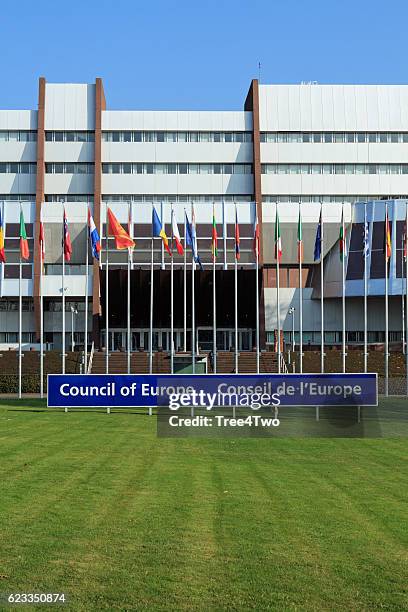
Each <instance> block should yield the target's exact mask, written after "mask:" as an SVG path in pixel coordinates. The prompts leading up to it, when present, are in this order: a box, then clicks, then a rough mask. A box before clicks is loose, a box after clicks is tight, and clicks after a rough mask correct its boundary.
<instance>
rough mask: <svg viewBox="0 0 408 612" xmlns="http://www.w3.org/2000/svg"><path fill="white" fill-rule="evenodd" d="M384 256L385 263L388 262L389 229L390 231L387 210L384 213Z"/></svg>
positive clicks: (389, 254) (389, 250)
mask: <svg viewBox="0 0 408 612" xmlns="http://www.w3.org/2000/svg"><path fill="white" fill-rule="evenodd" d="M384 254H385V261H387V262H388V261H389V259H390V257H391V229H390V220H389V218H388V210H387V211H386V213H385V236H384Z"/></svg>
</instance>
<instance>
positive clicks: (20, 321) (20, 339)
mask: <svg viewBox="0 0 408 612" xmlns="http://www.w3.org/2000/svg"><path fill="white" fill-rule="evenodd" d="M21 274H22V263H21V247H20V260H19V276H18V397H19V399H21V387H22V356H23V353H22V342H23V333H22V324H23V298H22V293H21V290H22V287H21V284H22V283H21Z"/></svg>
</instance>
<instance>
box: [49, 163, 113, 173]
mask: <svg viewBox="0 0 408 612" xmlns="http://www.w3.org/2000/svg"><path fill="white" fill-rule="evenodd" d="M107 165H108V164H102V172H105V170H106V166H107ZM45 172H46V174H93V172H94V165H93V164H92V163H82V164H77V163H73V162H65V163H63V162H49V163H46V164H45Z"/></svg>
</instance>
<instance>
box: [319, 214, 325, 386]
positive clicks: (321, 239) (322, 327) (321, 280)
mask: <svg viewBox="0 0 408 612" xmlns="http://www.w3.org/2000/svg"><path fill="white" fill-rule="evenodd" d="M320 219H321V227H320V322H321V327H320V335H321V338H320V370H321V373H322V374H323V372H324V298H323V294H324V270H323V256H324V229H323V228H324V224H323V203H321V204H320Z"/></svg>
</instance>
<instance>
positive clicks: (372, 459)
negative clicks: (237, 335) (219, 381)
mask: <svg viewBox="0 0 408 612" xmlns="http://www.w3.org/2000/svg"><path fill="white" fill-rule="evenodd" d="M6 414H10V413H7V412H6ZM12 414H15V413H12ZM20 417H22V415H19V418H17V419H13V423H12V432H11V433H10V435H12V436H13V437H14V440H15V441H17V440H20V441H21V438H20V435H21V437H22V439H23V440H24V443H25V447H22V446H21V444H19V445H17V446H18V447H19V448H18V452H16V454H14V453H13V450H12V448H11V449H9V452H8V453H7V452H6V453H3V457H2V463H1V469H3V473H4V479H3V481H2V492H3V491H4V492H5V495H1V496H0V513H1V519H2V527H1V532H2V535H1V539H0V549H1V554H0V564H1V565H0V574H1V573H4V574H6V575H9V576H10V578H9V579H5V580H4V581H2V582H1V584H0V586H1V587H2V590H3V591H5V590H9V588H10V589H16V590H17V588H20V589H25V590H28V587H29V586H30V585H33V588H34V587H35V590H37V591H39V590H49V589H51V590H64V589H65V591H66V592H68V593H69V594H70V595H71V601H72V608H71V606H69V607H70V608H71V609H74V610H102V609H109V610H111V609H135V610H139V609H146V610H194V609H197V610H222V609H228V610H243V609H262V610H264V609H265V610H266V609H271V610H327V609H330V610H344V609H350V610H353V609H356V610H373V609H380V608H381V609H389V610H394V609H395V610H400V609H404V606H405V604H406V600H405V599H404V588H405V583H406V581H405V568H406V558H405V557H404V540H405V537H406V536H405V533H404V521H405V522H406V518H405V512H404V504H403V501H404V495H403V491H404V489H403V483H404V473H403V472H402V471H401V469H400V468H401V466H402V461H403V460H404V458H405V457H406V445H405V441H404V440H344V439H343V440H313V439H280V440H277V439H275V440H271V439H268V440H259V439H258V440H255V439H251V440H248V439H247V440H245V439H240V440H225V439H224V440H221V439H216V440H199V439H187V440H182V439H180V440H163V439H157V438H156V435H155V426H156V423H155V419H154V418H153V419H151V418H149V417H145V416H137V415H130V414H124V413H122V414H118V415H111V416H107V415H104V414H102V413H95V414H92V413H83V414H78V413H75V414H74V413H69V414H68V415H64V414H63V413H54V414H52V413H51V414H48V413H47V414H45V413H38V414H34V413H29V412H26V413H24V415H23V417H22V418H20ZM1 422H2V421H1ZM40 427H41V428H42V433H43V434H44V436H43V442H41V439H40V437H39V436H38V435H37V433H38V429H39V428H40ZM30 431H32V432H36V433H35V435H34V433H33V443H32V444H31V445H30V439H29V434H30ZM51 432H52V435H50V434H51ZM22 448H25V450H22ZM24 459H25V463H27V464H28V467H27V468H26V470H25V471H23V473H22V474H21V475H18V476H17V477H16V470H17V472H18V469H20V470H21V465H24V463H23V464H22V461H23V460H24ZM17 465H18V466H19V468H18V469H17V467H16V466H17ZM356 466H358V467H356ZM396 466H398V468H397V472H396ZM394 475H395V478H394ZM54 488H55V489H59V493H58V491H54V490H53V489H54ZM370 498H371V502H373V499H374V502H373V503H371V505H370ZM388 509H389V510H390V514H393V515H394V517H395V518H394V519H392V520H391V519H390V517H389V516H388V514H387V511H388ZM4 526H6V529H3V527H4Z"/></svg>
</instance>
